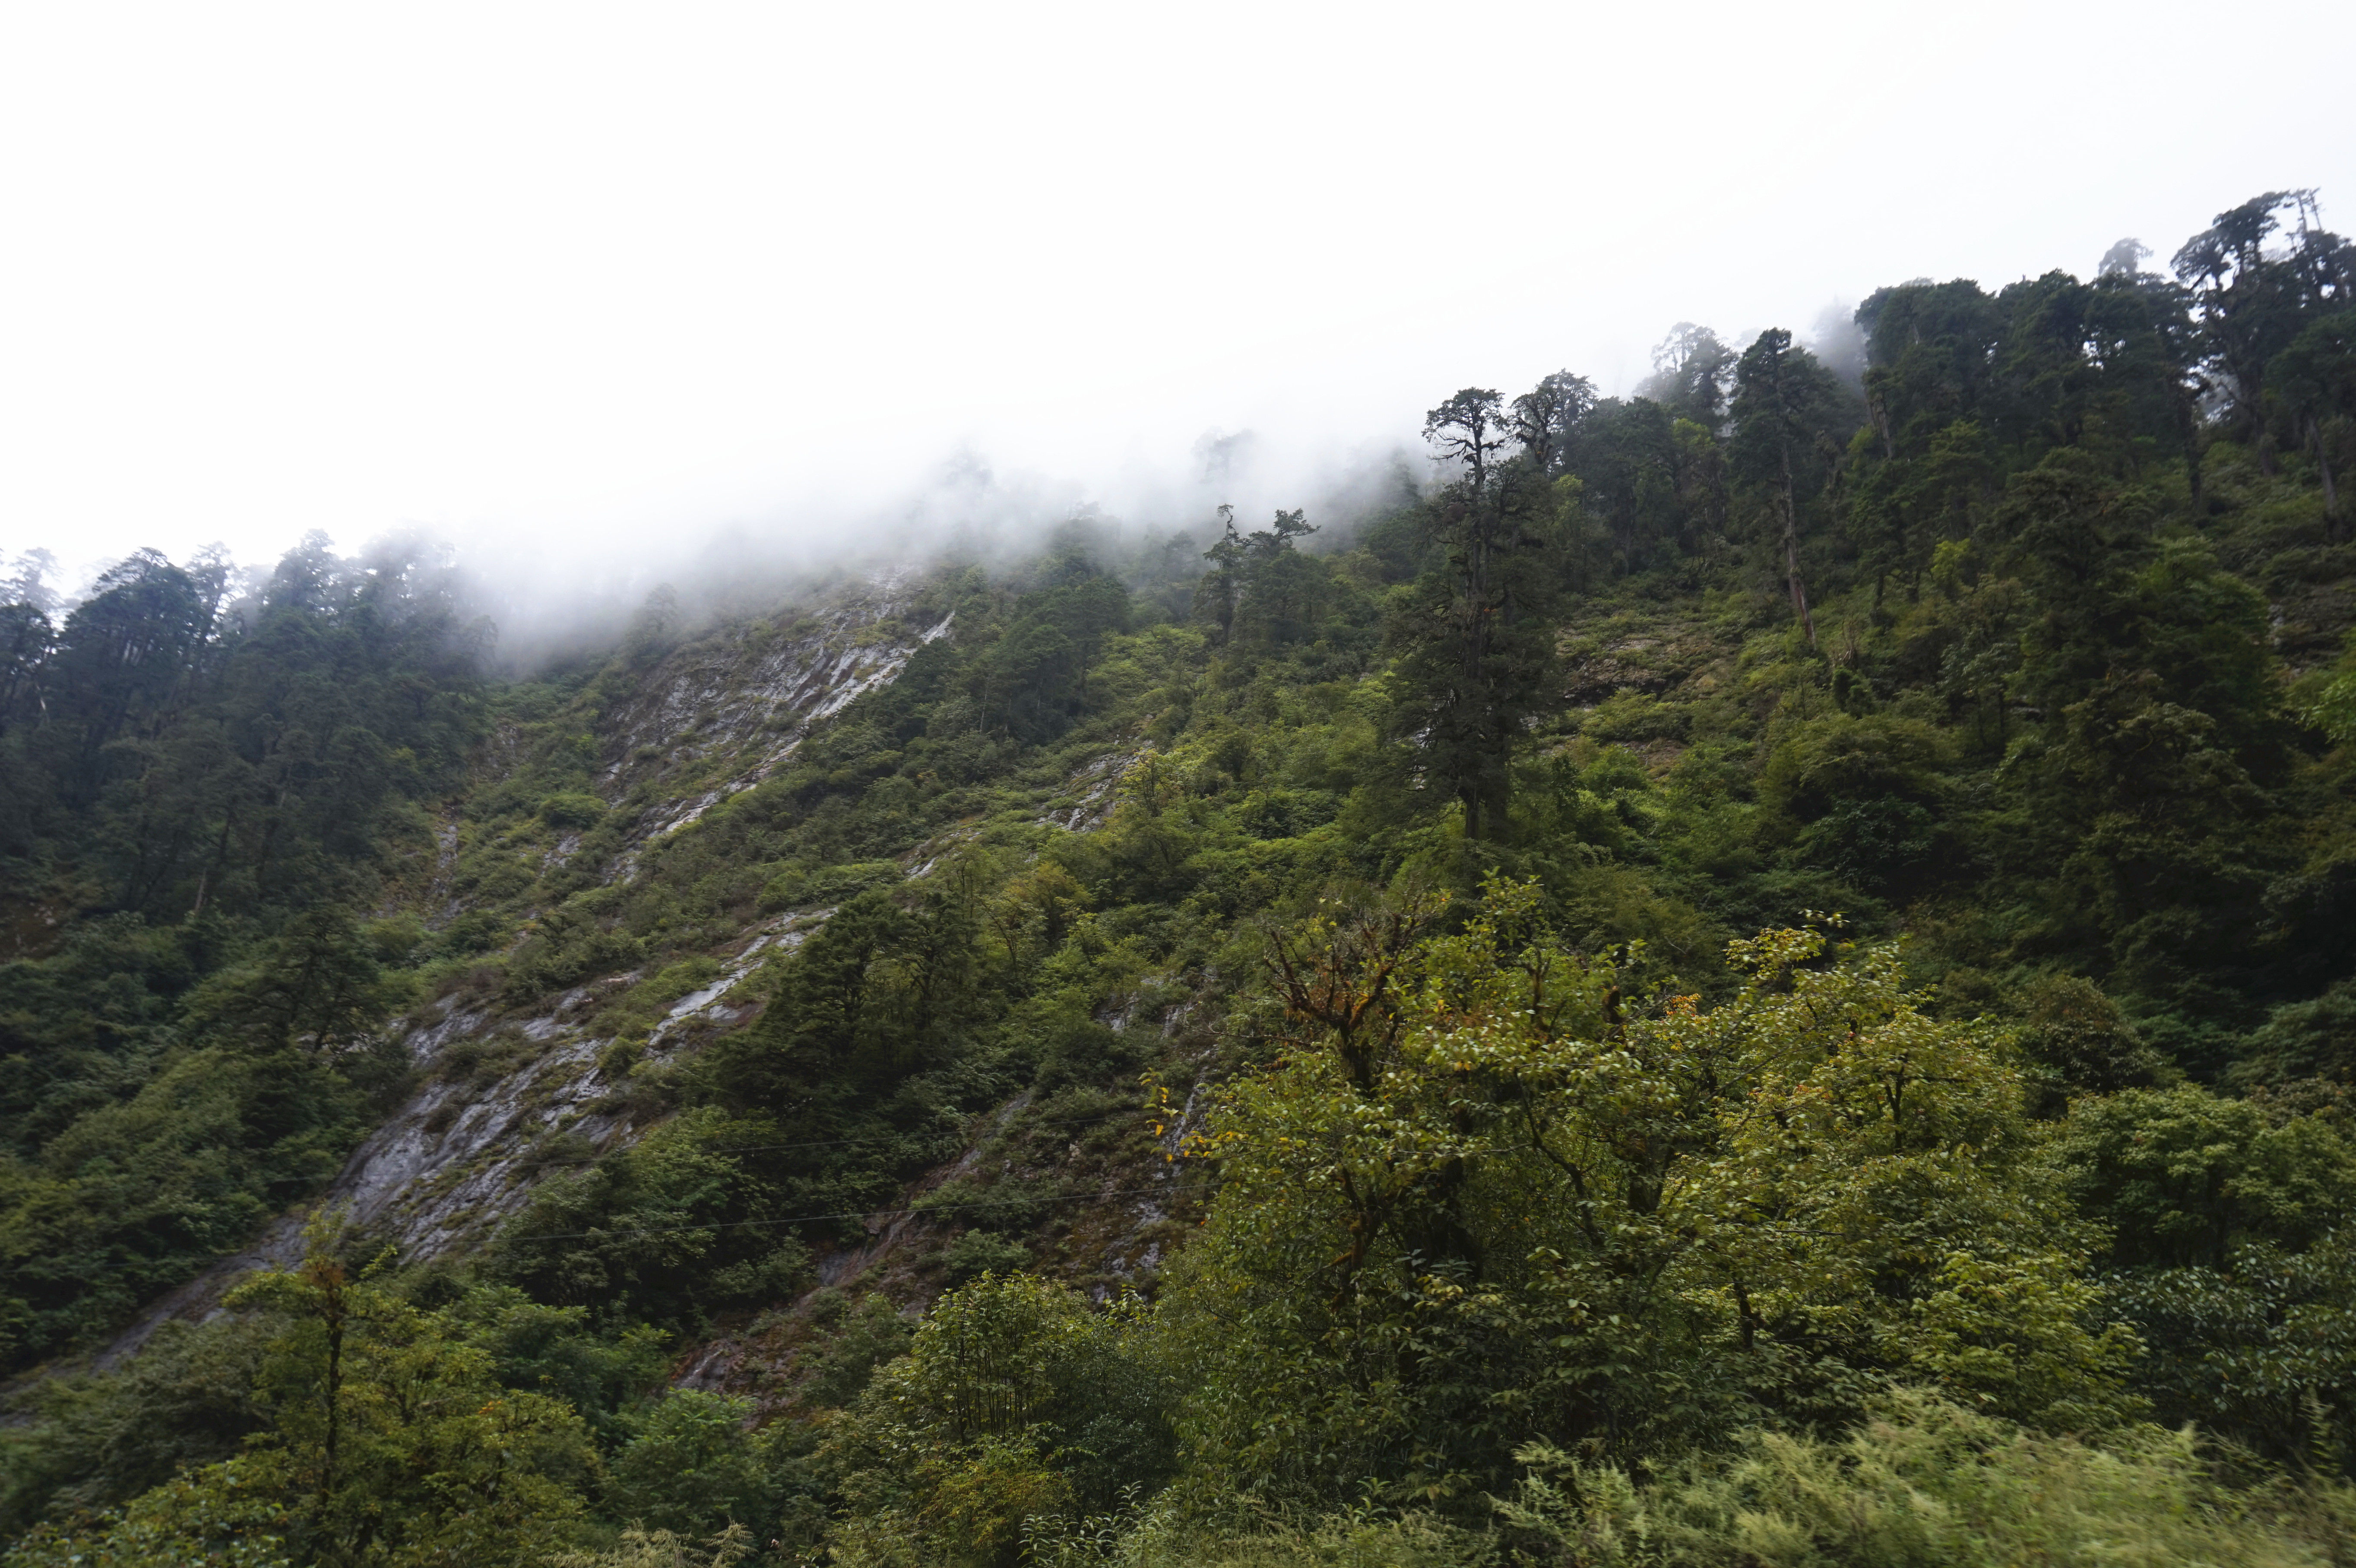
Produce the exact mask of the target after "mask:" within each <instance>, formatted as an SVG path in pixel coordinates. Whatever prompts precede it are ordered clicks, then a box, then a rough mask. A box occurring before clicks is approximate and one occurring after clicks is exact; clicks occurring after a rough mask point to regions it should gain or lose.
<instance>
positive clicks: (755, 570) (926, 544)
mask: <svg viewBox="0 0 2356 1568" xmlns="http://www.w3.org/2000/svg"><path fill="white" fill-rule="evenodd" d="M2149 253H2150V252H2149V251H2148V248H2147V247H2144V246H2143V245H2141V243H2140V242H2139V241H2136V240H2120V241H2118V242H2117V243H2116V244H2115V245H2113V246H2112V247H2111V248H2110V250H2109V251H2107V252H2106V253H2105V255H2104V260H2103V264H2102V266H2101V268H2099V269H2098V272H2103V273H2107V272H2111V271H2112V270H2114V269H2115V267H2116V266H2118V265H2119V264H2120V258H2122V257H2125V258H2126V265H2127V266H2128V267H2129V268H2130V270H2132V268H2133V267H2134V266H2135V265H2136V263H2138V262H2139V261H2140V260H2141V258H2143V257H2144V256H2147V255H2148V254H2149ZM1928 281H1929V280H1928V279H1927V278H1915V279H1912V280H1909V283H1910V284H1911V283H1926V282H1928ZM1955 282H1956V283H1963V282H1965V280H1955ZM1770 330H1773V329H1770ZM1748 336H1749V335H1738V337H1737V339H1736V340H1735V342H1740V341H1744V340H1747V337H1748ZM1792 337H1793V340H1794V341H1795V342H1796V343H1798V344H1799V345H1801V346H1803V347H1806V348H1807V349H1808V350H1809V351H1810V352H1811V353H1812V354H1813V355H1814V357H1815V359H1816V361H1817V363H1819V364H1821V365H1822V366H1823V367H1824V368H1826V369H1827V370H1829V371H1830V372H1832V373H1833V375H1834V376H1835V377H1836V378H1837V380H1838V381H1839V382H1840V383H1841V384H1842V385H1843V386H1844V387H1846V388H1847V389H1848V390H1849V391H1851V392H1852V393H1861V391H1862V389H1863V379H1864V374H1865V370H1866V360H1867V342H1866V336H1865V333H1864V331H1863V329H1862V327H1861V325H1859V322H1858V313H1857V311H1856V310H1855V309H1854V308H1853V307H1851V306H1849V305H1848V304H1845V303H1838V302H1837V303H1835V304H1830V305H1828V306H1826V308H1825V309H1824V310H1823V311H1821V312H1820V313H1819V314H1818V315H1816V316H1815V320H1814V322H1813V323H1812V325H1811V329H1810V330H1809V331H1808V332H1807V333H1805V334H1793V335H1792ZM1738 356H1739V349H1738V348H1737V347H1734V344H1733V343H1730V341H1729V340H1727V339H1724V338H1721V337H1720V336H1719V335H1718V334H1717V333H1715V332H1714V331H1712V330H1711V329H1710V328H1708V327H1706V326H1701V325H1697V324H1695V323H1693V322H1690V321H1680V322H1678V323H1676V325H1674V326H1673V327H1672V328H1671V329H1670V330H1669V332H1668V333H1667V335H1666V336H1664V337H1663V338H1662V339H1661V341H1660V342H1659V343H1658V344H1657V345H1655V347H1654V348H1653V350H1652V351H1651V354H1650V360H1651V367H1652V368H1651V371H1650V373H1649V374H1646V375H1644V376H1642V377H1641V378H1639V379H1637V380H1636V381H1635V383H1634V385H1633V387H1632V388H1630V389H1628V390H1627V391H1626V393H1625V394H1624V395H1622V396H1617V397H1610V396H1605V395H1603V394H1601V393H1600V392H1599V391H1598V389H1597V388H1596V385H1595V382H1594V381H1593V380H1592V379H1590V378H1588V377H1585V376H1581V375H1576V374H1574V373H1573V372H1570V371H1569V370H1564V371H1559V372H1557V373H1555V374H1554V375H1552V376H1549V377H1547V378H1546V379H1545V380H1544V382H1543V383H1542V385H1555V384H1558V385H1564V386H1572V387H1576V388H1577V389H1579V393H1578V395H1579V396H1580V398H1581V399H1583V400H1585V402H1586V403H1587V404H1588V405H1590V406H1591V405H1594V404H1598V403H1606V402H1633V401H1636V400H1644V401H1650V402H1655V403H1658V404H1662V405H1664V406H1665V407H1667V408H1669V409H1671V410H1672V411H1675V412H1676V413H1678V414H1679V415H1680V416H1682V417H1696V416H1699V418H1700V420H1701V422H1704V423H1706V424H1707V425H1708V426H1709V427H1710V428H1711V429H1712V430H1713V432H1715V433H1718V434H1719V435H1723V434H1724V433H1725V432H1726V430H1727V427H1728V424H1729V421H1730V413H1729V409H1728V405H1727V397H1728V394H1729V392H1730V385H1731V379H1732V373H1733V367H1734V364H1735V361H1736V359H1737V357H1738ZM1457 466H1458V464H1457V463H1456V461H1455V460H1453V459H1451V458H1450V457H1448V456H1447V455H1445V454H1444V453H1434V452H1431V451H1429V450H1418V448H1417V446H1416V445H1415V443H1412V442H1410V441H1409V440H1408V439H1405V438H1403V437H1387V438H1371V439H1360V440H1356V441H1355V442H1352V441H1334V440H1328V441H1325V442H1323V443H1319V444H1318V445H1317V446H1315V447H1313V448H1312V447H1311V446H1310V445H1309V444H1308V443H1289V444H1288V443H1280V441H1278V440H1274V439H1270V438H1269V437H1265V436H1263V435H1261V434H1259V433H1258V432H1255V431H1253V430H1250V429H1246V430H1241V431H1237V432H1226V431H1222V430H1219V429H1216V428H1214V429H1212V430H1209V431H1206V432H1205V433H1204V434H1202V435H1201V436H1199V437H1198V438H1197V439H1196V440H1195V441H1194V443H1193V444H1192V447H1191V449H1190V451H1189V453H1188V455H1187V458H1186V459H1185V461H1184V462H1183V464H1163V465H1161V466H1158V467H1151V468H1147V469H1144V470H1139V469H1136V468H1134V467H1132V468H1131V469H1130V471H1128V472H1127V473H1126V474H1124V475H1122V477H1120V478H1119V480H1117V481H1114V482H1110V483H1106V484H1099V485H1085V484H1081V483H1078V482H1076V481H1073V480H1070V479H1066V478H1059V477H1056V476H1054V475H1047V474H1043V473H1039V472H1036V471H1033V470H1028V469H1023V470H1012V471H1001V469H999V468H998V467H996V466H995V465H993V464H991V462H990V461H989V460H988V458H987V457H986V456H984V455H983V454H981V453H978V452H975V451H973V450H971V449H961V450H958V451H957V452H955V453H952V454H951V455H949V456H948V457H947V458H945V459H942V460H940V461H939V462H937V463H936V464H934V465H933V467H932V469H931V471H930V473H929V475H928V476H927V477H926V478H925V479H924V480H922V481H921V482H919V483H917V484H916V485H914V486H910V487H905V488H903V489H901V490H900V491H899V493H898V494H896V495H895V496H891V497H889V498H888V499H883V500H871V501H865V502H862V501H859V500H857V499H855V498H851V497H850V496H844V495H838V496H834V497H832V498H822V499H817V500H811V501H806V502H803V503H800V504H798V505H791V506H787V507H780V508H778V509H777V515H776V520H773V521H766V522H762V521H746V520H716V521H712V522H709V523H705V524H701V525H689V526H682V527H679V528H670V529H664V530H654V529H646V528H640V529H635V530H632V531H630V532H629V533H628V534H627V536H626V537H625V538H621V539H612V540H608V541H602V542H600V541H594V540H593V541H584V540H582V539H572V540H569V541H566V542H565V543H564V544H562V545H561V546H560V545H558V544H556V543H555V542H554V541H552V540H551V539H547V538H536V537H528V536H525V535H522V534H520V533H519V532H511V531H505V530H501V529H499V528H496V527H483V528H471V529H452V528H441V527H433V526H424V525H407V526H402V527H396V528H388V529H386V530H383V531H382V532H380V534H378V535H377V536H375V537H374V538H372V539H370V540H369V542H368V543H367V544H366V545H365V546H363V547H362V548H361V549H359V550H358V551H356V552H355V553H354V554H353V555H352V556H350V557H349V558H348V559H347V560H345V561H344V562H343V566H344V568H345V570H347V571H352V572H354V573H357V574H360V575H381V574H383V573H386V572H388V571H400V572H403V573H415V572H421V571H422V572H425V573H428V574H430V575H431V576H432V577H433V579H434V581H435V583H436V592H439V593H441V594H443V595H444V596H445V601H446V603H448V604H449V605H450V607H451V608H452V609H453V610H454V611H455V613H456V615H457V617H458V619H460V620H461V621H463V622H465V623H466V624H467V625H468V627H469V632H468V639H469V641H470V642H471V643H472V644H473V645H474V648H475V650H476V651H477V653H478V655H479V656H481V658H482V660H483V663H484V665H485V667H486V669H487V673H492V674H495V675H497V676H499V677H505V678H527V677H530V676H532V675H534V674H537V673H541V672H543V671H546V670H548V669H551V668H552V667H556V666H559V665H562V664H566V663H570V662H572V661H575V660H579V659H584V658H589V657H594V656H599V655H601V654H603V653H605V652H607V651H610V650H612V649H613V648H615V647H616V646H618V645H620V644H621V643H622V641H623V640H624V639H625V638H626V636H627V635H629V632H630V628H631V625H632V624H633V619H634V617H637V616H638V615H639V614H640V613H641V612H642V611H644V610H646V609H647V608H648V605H649V603H651V599H652V597H653V596H659V598H660V600H661V610H662V614H663V617H664V619H665V620H666V621H667V622H668V623H669V626H668V630H669V633H670V634H671V635H677V636H680V637H694V636H699V635H704V634H706V633H708V632H710V631H711V630H712V629H713V628H715V627H716V626H719V625H722V624H729V623H732V622H734V621H740V620H744V619H748V618H757V617H759V616H762V615H766V614H771V613H776V611H778V610H779V609H780V608H781V607H782V606H784V605H786V604H788V603H796V602H799V601H803V600H807V599H808V598H809V597H811V596H813V595H816V594H819V593H823V592H827V591H828V590H830V589H831V588H834V587H838V586H840V585H842V584H844V583H847V582H850V581H853V580H857V579H862V578H870V579H872V578H873V577H875V576H877V575H878V574H882V573H888V572H891V571H895V570H910V569H917V570H922V569H926V568H930V567H932V566H935V565H939V564H945V563H958V564H965V565H972V566H980V567H981V568H982V569H983V570H984V571H987V572H989V573H990V574H991V575H992V576H993V577H1002V576H1006V575H1009V574H1012V573H1016V572H1018V571H1020V570H1021V569H1022V567H1023V564H1024V563H1025V562H1028V561H1031V560H1035V559H1037V558H1038V557H1039V556H1040V555H1041V554H1042V553H1043V552H1044V550H1046V549H1049V548H1050V547H1051V546H1052V545H1053V544H1054V543H1055V542H1056V541H1057V540H1058V539H1063V540H1064V541H1066V542H1072V543H1080V544H1083V545H1084V546H1085V547H1086V548H1087V549H1088V550H1089V551H1090V553H1091V554H1092V555H1093V556H1095V557H1096V558H1098V559H1099V560H1102V561H1103V562H1104V563H1105V564H1107V565H1108V566H1111V565H1113V564H1114V563H1116V562H1120V561H1123V560H1126V559H1127V558H1129V557H1131V556H1134V557H1137V558H1138V559H1139V560H1141V559H1142V557H1143V554H1144V553H1145V552H1147V551H1153V552H1157V553H1158V552H1161V551H1162V550H1165V549H1169V548H1172V547H1173V546H1174V545H1176V544H1177V543H1178V542H1179V541H1184V542H1186V543H1189V544H1191V545H1192V546H1193V547H1194V549H1203V548H1205V547H1206V546H1208V545H1210V544H1213V543H1215V541H1216V539H1217V538H1218V536H1219V531H1220V528H1221V527H1222V524H1223V518H1224V517H1226V516H1227V515H1230V514H1231V513H1232V514H1234V515H1239V516H1241V517H1245V518H1247V519H1249V518H1254V517H1260V516H1265V515H1268V514H1269V513H1272V512H1273V513H1281V512H1284V511H1286V510H1287V509H1288V508H1290V509H1292V510H1296V511H1301V512H1305V513H1306V514H1307V515H1308V516H1309V517H1310V518H1311V519H1312V524H1313V526H1314V528H1315V529H1316V533H1317V535H1318V537H1315V538H1313V539H1311V538H1304V539H1302V540H1301V548H1303V549H1309V550H1311V551H1312V552H1313V553H1327V552H1332V551H1337V550H1340V549H1346V548H1348V546H1349V545H1350V544H1351V543H1352V542H1353V540H1354V539H1355V535H1356V532H1357V530H1358V528H1359V527H1360V526H1361V525H1363V524H1365V522H1367V521H1368V520H1370V519H1372V518H1373V517H1376V516H1379V515H1380V514H1382V513H1384V512H1386V511H1387V510H1390V509H1392V508H1395V507H1398V506H1400V505H1403V504H1411V503H1413V502H1415V501H1417V500H1419V499H1422V498H1425V497H1427V496H1429V495H1430V494H1431V493H1432V492H1433V491H1434V490H1435V489H1436V488H1437V487H1439V486H1440V485H1444V484H1445V483H1447V482H1448V481H1449V480H1450V479H1451V478H1452V477H1453V476H1454V470H1455V468H1456V467H1457ZM332 550H333V541H332V539H330V537H329V536H328V535H327V534H326V533H324V532H322V531H316V530H315V531H313V532H312V533H310V534H308V535H306V536H305V539H304V540H303V541H301V543H299V544H298V545H296V546H295V547H294V549H291V550H290V551H288V552H287V554H286V555H285V556H284V557H283V558H282V561H281V564H282V565H283V564H284V561H286V560H293V559H295V557H296V556H303V557H305V559H306V560H318V559H321V558H322V557H324V558H325V559H327V560H333V559H334V557H333V555H332ZM134 560H145V561H147V562H150V563H155V562H162V561H167V560H168V558H167V557H166V556H165V555H164V554H163V553H162V552H160V551H156V550H154V549H142V550H137V551H134V552H133V554H132V555H131V556H128V557H124V558H123V559H122V560H112V561H103V562H100V563H96V564H93V565H91V566H89V567H87V568H85V569H84V571H82V572H80V574H78V575H79V577H80V581H78V582H76V583H74V585H73V586H71V587H70V588H69V587H66V586H64V584H63V581H62V580H63V579H64V578H65V577H66V576H67V575H68V574H67V572H66V571H61V569H60V567H59V561H58V559H57V556H56V554H55V553H54V552H53V551H51V550H49V549H39V548H36V549H28V550H26V551H23V552H21V553H19V554H17V555H16V557H15V558H14V559H13V560H9V561H7V562H6V563H5V566H0V603H27V604H30V605H32V606H33V607H34V608H36V609H37V610H40V611H42V612H44V613H47V614H48V615H50V616H51V617H53V618H61V617H62V616H63V615H65V614H68V613H70V612H71V611H72V610H73V609H74V608H75V607H76V606H77V605H78V604H80V603H81V602H82V601H84V600H86V599H87V598H88V597H90V596H91V594H92V593H94V592H98V591H100V590H101V589H102V587H104V586H105V585H106V584H107V583H108V582H110V581H118V580H120V578H121V575H122V573H123V570H124V568H125V567H126V566H127V565H129V564H130V563H131V562H133V561H134ZM187 566H188V567H189V568H190V569H192V570H194V571H198V573H199V574H200V575H206V576H208V577H219V578H220V579H221V581H222V583H223V586H222V588H221V589H220V591H219V594H218V596H219V600H220V622H221V624H222V626H223V627H224V628H227V627H230V626H234V625H237V624H251V622H252V618H253V616H254V615H255V614H256V613H258V611H259V609H260V607H261V604H262V600H263V598H264V597H265V595H266V594H267V593H268V592H269V590H270V585H271V583H272V581H273V577H274V575H275V573H274V571H273V569H271V568H265V567H262V566H260V565H258V564H253V563H240V562H237V561H235V560H233V559H232V558H231V556H230V551H229V549H227V547H225V546H222V545H220V544H213V545H209V546H207V547H204V548H202V549H198V551H196V552H195V553H194V554H193V555H192V556H191V557H190V559H189V560H188V561H187ZM312 570H316V568H313V569H312Z"/></svg>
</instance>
